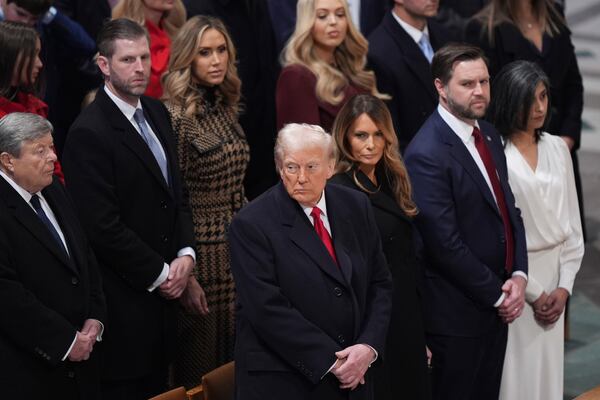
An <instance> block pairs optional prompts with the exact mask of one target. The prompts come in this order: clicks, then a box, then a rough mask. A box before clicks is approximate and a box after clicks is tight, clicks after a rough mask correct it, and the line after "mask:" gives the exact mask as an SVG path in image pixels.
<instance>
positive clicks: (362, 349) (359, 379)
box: [331, 344, 375, 390]
mask: <svg viewBox="0 0 600 400" xmlns="http://www.w3.org/2000/svg"><path fill="white" fill-rule="evenodd" d="M335 356H336V357H337V361H336V363H335V365H334V366H333V368H332V369H331V373H332V374H334V375H335V377H336V378H337V379H338V380H339V381H340V388H341V389H350V390H354V389H356V387H357V386H358V385H359V384H361V385H364V384H365V372H367V369H368V368H369V365H371V363H372V362H373V359H374V358H375V353H374V352H373V349H371V348H370V347H369V346H367V345H365V344H355V345H353V346H349V347H346V348H345V349H344V350H342V351H338V352H337V353H335Z"/></svg>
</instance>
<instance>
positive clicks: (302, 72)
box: [280, 64, 315, 78]
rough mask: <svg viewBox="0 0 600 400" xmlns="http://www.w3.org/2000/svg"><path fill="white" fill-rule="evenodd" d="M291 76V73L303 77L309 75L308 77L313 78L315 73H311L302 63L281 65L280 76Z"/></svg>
mask: <svg viewBox="0 0 600 400" xmlns="http://www.w3.org/2000/svg"><path fill="white" fill-rule="evenodd" d="M286 75H287V76H293V75H297V76H304V77H310V78H314V77H315V74H313V73H312V71H311V70H310V69H308V67H307V66H305V65H302V64H290V65H286V66H285V67H283V68H282V69H281V74H280V76H286Z"/></svg>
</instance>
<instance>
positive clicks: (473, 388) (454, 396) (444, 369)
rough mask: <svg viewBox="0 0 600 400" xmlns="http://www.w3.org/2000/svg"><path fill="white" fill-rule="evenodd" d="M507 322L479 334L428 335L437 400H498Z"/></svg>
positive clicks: (434, 393)
mask: <svg viewBox="0 0 600 400" xmlns="http://www.w3.org/2000/svg"><path fill="white" fill-rule="evenodd" d="M507 332H508V329H507V327H506V325H502V327H501V328H500V329H498V330H496V331H493V332H490V333H488V334H485V335H482V336H478V337H456V336H441V335H427V345H428V346H429V349H430V350H431V352H432V354H433V358H432V368H433V370H432V381H433V399H434V400H497V399H498V394H499V391H500V380H501V378H502V366H503V364H504V353H505V351H506V338H507Z"/></svg>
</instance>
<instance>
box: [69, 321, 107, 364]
mask: <svg viewBox="0 0 600 400" xmlns="http://www.w3.org/2000/svg"><path fill="white" fill-rule="evenodd" d="M102 330H104V325H102ZM76 341H77V332H75V337H74V338H73V341H72V342H71V345H70V346H69V350H67V352H66V353H65V355H64V357H63V358H62V359H61V360H60V361H65V360H66V359H67V357H69V353H70V352H71V350H73V346H75V342H76Z"/></svg>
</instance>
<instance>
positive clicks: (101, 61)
mask: <svg viewBox="0 0 600 400" xmlns="http://www.w3.org/2000/svg"><path fill="white" fill-rule="evenodd" d="M0 1H2V0H0ZM109 62H110V61H109V60H108V58H107V57H105V56H100V55H99V56H98V59H97V60H96V64H98V68H100V71H102V75H104V76H110V68H109Z"/></svg>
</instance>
